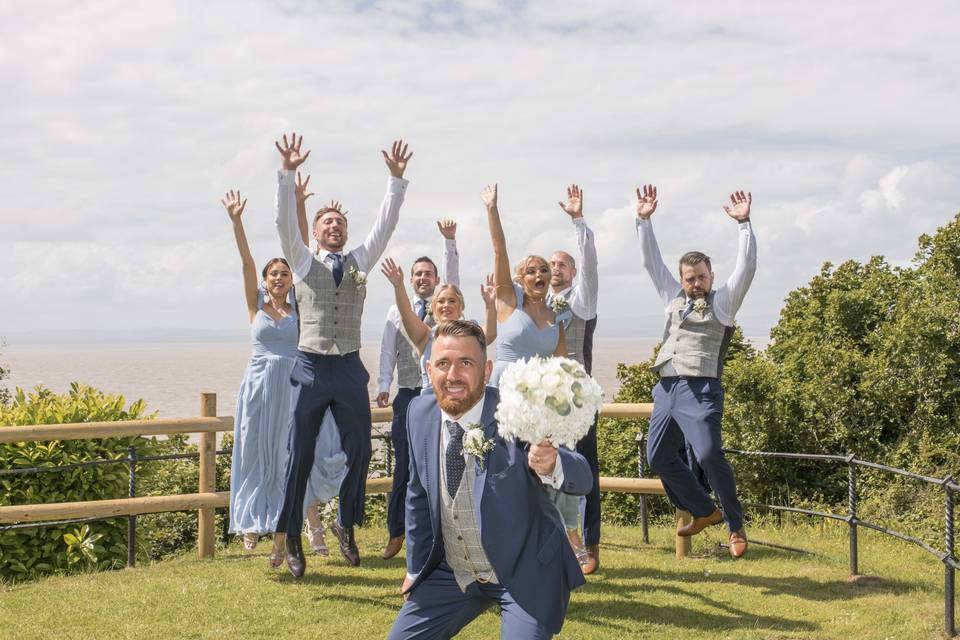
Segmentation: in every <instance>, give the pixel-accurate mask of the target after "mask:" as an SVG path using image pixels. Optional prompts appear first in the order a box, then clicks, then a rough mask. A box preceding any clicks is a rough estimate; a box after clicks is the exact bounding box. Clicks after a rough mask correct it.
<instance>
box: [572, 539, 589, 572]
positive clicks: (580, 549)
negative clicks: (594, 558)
mask: <svg viewBox="0 0 960 640" xmlns="http://www.w3.org/2000/svg"><path fill="white" fill-rule="evenodd" d="M567 540H569V541H570V548H572V549H573V554H574V555H575V556H577V562H578V563H579V564H580V568H581V569H583V566H584V565H585V564H587V561H588V560H589V559H590V556H589V554H588V553H587V548H586V547H584V546H583V541H582V540H580V531H578V530H577V529H567Z"/></svg>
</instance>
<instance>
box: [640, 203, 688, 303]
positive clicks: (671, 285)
mask: <svg viewBox="0 0 960 640" xmlns="http://www.w3.org/2000/svg"><path fill="white" fill-rule="evenodd" d="M656 210H657V188H656V187H655V186H653V185H651V184H648V185H646V186H644V187H643V191H641V190H640V189H639V188H637V237H638V238H640V261H641V263H643V268H644V269H646V270H647V273H649V274H650V279H651V280H653V286H654V287H656V289H657V293H658V294H659V295H660V299H661V300H662V301H663V304H664V305H667V304H669V303H670V300H672V299H673V298H674V296H676V295H677V292H679V291H680V289H681V287H680V281H679V280H677V279H676V278H674V277H673V272H672V271H670V269H669V268H668V267H667V265H666V264H664V262H663V257H662V256H661V255H660V246H659V245H658V244H657V237H656V236H655V235H653V226H652V225H651V224H650V216H652V215H653V212H654V211H656Z"/></svg>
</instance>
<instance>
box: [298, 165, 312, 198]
mask: <svg viewBox="0 0 960 640" xmlns="http://www.w3.org/2000/svg"><path fill="white" fill-rule="evenodd" d="M308 184H310V176H309V175H307V179H306V180H303V179H302V178H301V177H300V172H299V171H297V189H296V190H297V202H306V201H307V198H309V197H310V196H312V195H314V194H313V192H312V191H311V192H309V193H308V192H307V185H308Z"/></svg>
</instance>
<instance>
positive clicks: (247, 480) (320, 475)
mask: <svg viewBox="0 0 960 640" xmlns="http://www.w3.org/2000/svg"><path fill="white" fill-rule="evenodd" d="M307 181H308V182H309V177H308V178H307ZM298 187H300V188H299V189H298V195H299V196H301V197H302V198H303V199H304V200H305V199H306V197H309V196H308V195H307V196H305V197H304V196H303V195H301V194H304V192H305V191H306V183H301V184H299V185H298ZM221 202H222V204H223V206H224V208H225V209H226V210H227V214H228V215H229V216H230V221H231V222H232V223H233V233H234V237H235V238H236V241H237V249H238V250H239V252H240V260H241V263H242V267H243V284H244V294H245V297H246V302H247V312H248V313H249V317H250V323H251V327H250V334H251V339H252V342H253V353H252V355H251V358H250V364H249V365H247V370H246V373H245V374H244V377H243V382H241V384H240V392H239V394H238V396H237V409H236V417H235V420H234V443H233V461H232V467H231V473H230V531H231V532H233V533H237V534H242V535H243V543H244V547H245V548H246V549H248V550H252V549H253V548H254V547H255V546H256V544H257V540H258V538H259V537H260V536H261V535H263V534H267V533H273V532H275V531H276V526H277V519H278V518H279V515H280V509H281V507H282V506H283V496H284V490H285V486H286V468H287V457H288V451H287V444H288V440H289V434H290V429H291V427H292V424H293V407H294V406H295V405H296V396H295V390H294V387H293V385H291V383H290V372H291V370H292V369H293V362H294V358H295V357H296V353H297V338H298V334H299V330H298V323H297V310H296V306H295V303H294V299H293V297H292V295H291V293H292V289H293V276H292V273H291V271H290V267H289V265H288V264H287V261H286V260H284V259H283V258H273V259H272V260H270V261H269V262H267V264H266V266H264V268H263V271H262V272H261V276H262V278H261V279H259V280H258V278H257V272H256V267H255V265H254V260H253V256H252V255H251V253H250V247H249V245H248V243H247V237H246V233H245V232H244V229H243V222H242V221H241V216H242V214H243V210H244V207H245V206H246V204H247V201H246V200H244V199H242V198H241V196H240V192H239V191H237V192H234V191H229V192H228V193H227V194H226V195H225V197H224V199H223V200H222V201H221ZM303 217H304V221H303V222H304V224H303V225H302V226H303V227H304V228H305V227H306V216H305V214H304V216H303ZM345 473H346V456H345V455H344V453H343V451H342V449H341V448H340V437H339V435H338V433H337V429H336V425H335V424H334V423H333V419H332V416H330V415H329V414H328V415H327V416H325V418H324V421H323V426H322V427H321V434H320V437H319V438H318V439H317V451H316V457H315V462H314V467H313V471H312V473H311V475H310V483H309V485H308V490H307V496H306V499H305V500H304V510H305V513H306V516H307V522H308V533H309V534H310V538H311V540H310V543H311V546H312V547H313V548H314V551H316V552H318V553H323V551H326V544H325V541H324V540H323V525H322V523H321V521H320V517H319V514H318V510H317V502H326V501H328V500H330V499H331V498H332V497H333V496H335V495H337V493H338V491H339V488H340V482H341V481H342V480H343V476H344V475H345ZM324 555H325V554H324ZM283 558H284V534H282V533H277V534H275V535H274V541H273V550H272V552H271V554H270V556H269V563H270V566H271V567H273V568H278V567H279V566H280V565H281V564H283Z"/></svg>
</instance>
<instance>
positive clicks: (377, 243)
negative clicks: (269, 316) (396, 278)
mask: <svg viewBox="0 0 960 640" xmlns="http://www.w3.org/2000/svg"><path fill="white" fill-rule="evenodd" d="M296 174H297V172H296V171H286V170H283V169H281V170H280V171H278V172H277V218H276V223H277V231H278V232H279V235H280V249H281V250H282V251H283V256H284V257H285V258H286V259H287V262H288V263H289V264H290V270H291V271H293V283H294V284H296V283H298V282H300V281H301V280H303V279H304V278H305V277H306V276H307V274H308V273H309V272H310V266H311V264H312V262H313V253H312V252H311V251H310V247H308V246H307V245H306V244H304V243H303V238H301V237H300V225H299V223H298V220H297V197H296V191H295V189H296V183H295V178H296ZM407 184H409V183H408V182H407V181H406V180H404V179H403V178H394V177H393V176H390V178H388V179H387V193H386V195H385V196H384V197H383V202H382V203H381V204H380V210H379V211H378V212H377V219H376V221H375V222H374V225H373V228H372V229H371V230H370V233H369V234H367V237H366V238H365V239H364V241H363V243H362V244H360V245H359V246H357V247H354V248H353V249H350V250H349V251H347V252H345V253H343V255H344V256H346V254H347V253H349V254H352V255H353V258H354V260H356V261H357V268H358V269H359V270H360V271H363V272H368V271H369V270H370V267H371V266H373V265H375V264H376V262H377V260H379V259H380V256H381V255H382V254H383V251H384V249H386V248H387V242H388V241H389V240H390V236H391V235H393V230H394V229H395V228H396V226H397V221H398V220H399V218H400V205H402V204H403V197H404V194H406V192H407ZM328 255H329V252H327V251H323V250H320V251H318V253H317V257H318V258H319V259H320V261H321V262H322V263H323V265H324V266H326V267H327V268H328V269H331V270H332V266H331V264H330V261H328V260H327V256H328Z"/></svg>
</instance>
